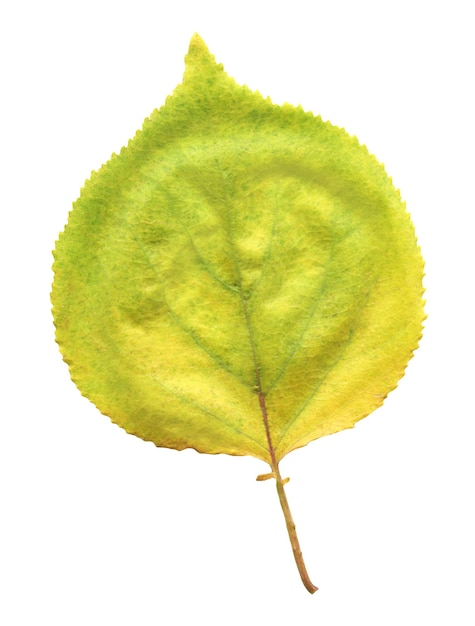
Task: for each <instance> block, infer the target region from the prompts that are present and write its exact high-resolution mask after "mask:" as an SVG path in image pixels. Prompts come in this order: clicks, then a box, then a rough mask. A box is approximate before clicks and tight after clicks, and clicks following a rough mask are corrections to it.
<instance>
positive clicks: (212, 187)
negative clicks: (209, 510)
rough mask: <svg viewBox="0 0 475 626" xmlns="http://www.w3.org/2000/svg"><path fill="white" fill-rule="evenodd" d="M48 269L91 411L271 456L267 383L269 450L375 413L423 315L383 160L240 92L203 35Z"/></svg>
mask: <svg viewBox="0 0 475 626" xmlns="http://www.w3.org/2000/svg"><path fill="white" fill-rule="evenodd" d="M54 269H55V283H54V287H53V294H52V300H53V306H54V315H55V323H56V327H57V340H58V343H59V344H60V347H61V349H62V352H63V355H64V358H65V360H66V361H67V362H68V363H69V365H70V370H71V375H72V377H73V379H74V380H75V382H76V384H77V385H78V387H79V388H80V390H81V391H82V393H84V395H86V397H88V398H89V399H91V400H92V401H93V402H94V403H95V404H96V406H98V408H99V409H100V410H101V411H102V412H103V413H105V414H106V415H109V417H111V419H113V421H115V422H117V423H118V424H119V425H121V426H123V427H124V428H125V429H126V430H127V431H128V432H131V433H133V434H137V435H138V436H140V437H142V438H143V439H147V440H151V441H154V443H156V445H159V446H165V447H172V448H176V449H183V448H185V447H193V448H195V449H197V450H198V451H201V452H207V453H218V452H224V453H227V454H238V455H244V454H250V455H253V456H256V457H258V458H261V459H263V460H264V461H267V462H269V463H271V465H272V458H271V456H272V454H271V452H272V450H271V449H270V448H271V446H270V445H269V437H268V436H266V429H265V427H264V426H265V424H264V421H265V420H264V419H263V412H262V410H261V406H260V404H259V400H260V398H259V393H258V392H259V389H260V393H261V396H262V398H265V402H266V407H267V412H268V416H269V433H267V435H270V441H272V442H273V444H272V445H273V447H274V453H275V455H276V460H277V462H278V461H279V460H280V459H281V458H283V457H284V456H285V455H286V454H287V453H289V452H290V451H291V450H293V449H295V448H297V447H300V446H302V445H306V444H307V443H309V442H310V441H312V440H314V439H316V438H318V437H319V436H323V435H325V434H330V433H331V432H337V431H338V430H341V429H342V428H349V427H351V426H353V425H354V423H355V422H356V421H358V420H359V419H362V418H363V417H365V416H366V415H368V414H369V413H370V412H371V411H372V410H374V409H375V408H377V406H379V405H380V404H381V403H382V402H383V400H384V398H385V397H386V395H387V394H388V393H389V391H390V390H391V389H393V388H394V387H395V386H396V384H397V381H398V380H399V378H400V377H401V376H402V374H403V372H404V368H405V366H406V364H407V361H408V360H409V358H410V356H411V355H412V353H413V351H414V349H415V348H416V347H417V342H418V340H419V337H420V335H421V327H422V319H423V316H424V314H423V303H422V286H421V280H422V272H423V266H422V259H421V256H420V252H419V250H418V248H417V243H416V240H415V235H414V230H413V227H412V224H411V222H410V219H409V217H408V215H407V213H406V212H405V207H404V205H403V204H402V202H401V199H400V196H399V193H398V192H397V191H396V190H395V189H394V188H393V186H392V184H391V181H390V180H389V179H388V177H387V175H386V173H385V172H384V168H383V167H382V166H381V165H380V164H379V163H378V162H377V161H376V159H375V158H374V157H372V156H371V155H369V154H368V152H367V150H366V149H365V148H364V147H362V146H360V144H359V143H358V142H357V140H356V139H355V138H350V137H349V136H348V135H347V134H346V133H345V132H344V131H343V130H341V129H338V128H335V127H333V126H332V125H330V124H329V123H327V122H322V120H321V119H320V118H316V117H314V116H313V115H311V114H308V113H304V112H303V111H302V110H301V109H295V108H294V107H291V106H290V105H285V106H284V107H277V106H275V105H273V104H271V103H270V101H268V100H264V99H262V97H261V96H260V95H259V94H257V93H252V92H250V91H249V90H248V89H247V88H245V87H240V86H238V85H236V83H235V82H234V81H233V80H232V79H230V78H229V77H227V75H226V74H225V73H224V71H223V68H222V66H219V65H216V63H215V61H214V57H212V55H210V54H209V52H208V51H207V49H206V47H205V45H204V43H203V42H202V41H201V40H200V39H199V38H198V37H196V36H195V37H194V38H193V40H192V42H191V44H190V51H189V53H188V56H187V59H186V71H185V75H184V79H183V83H182V84H181V85H180V86H178V87H177V89H176V90H175V92H174V94H173V95H172V96H171V97H170V98H168V99H167V102H166V104H165V106H164V107H162V109H160V111H155V112H154V113H153V114H152V116H151V117H150V119H149V120H146V122H145V123H144V127H143V129H142V131H140V132H139V133H137V135H136V137H135V138H134V140H133V141H131V142H129V145H128V146H127V148H125V149H123V150H122V151H121V153H120V154H119V155H113V157H112V159H111V160H110V161H109V162H108V163H107V164H106V165H105V166H103V168H101V170H100V171H99V172H98V173H95V174H93V175H92V177H91V179H90V181H88V182H87V183H86V185H85V187H84V189H83V190H82V192H81V196H80V198H79V199H78V201H77V202H76V203H75V205H74V208H73V211H72V212H71V214H70V219H69V223H68V226H67V227H66V229H65V232H64V233H63V234H62V235H61V237H60V239H59V241H58V244H57V248H56V251H55V266H54ZM245 310H247V314H245ZM395 312H397V315H395ZM381 372H382V373H383V375H381Z"/></svg>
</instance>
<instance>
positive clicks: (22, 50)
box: [0, 0, 475, 626]
mask: <svg viewBox="0 0 475 626" xmlns="http://www.w3.org/2000/svg"><path fill="white" fill-rule="evenodd" d="M470 4H471V3H469V2H468V1H467V2H462V1H458V0H450V2H449V1H447V2H440V1H437V0H435V1H431V2H429V1H427V2H423V1H420V0H419V1H418V0H412V1H411V2H404V1H403V2H400V1H398V2H396V1H392V0H391V1H387V2H385V1H383V0H380V1H378V2H376V1H375V2H369V1H359V2H349V1H348V2H345V1H341V0H340V1H338V0H333V1H332V2H319V1H318V0H316V1H314V2H305V1H304V0H292V1H291V2H290V1H287V2H279V1H274V2H259V1H258V0H254V1H252V2H249V1H247V0H242V1H240V2H229V3H225V2H216V3H214V2H211V1H209V0H208V1H204V2H199V1H198V0H196V2H193V3H192V2H191V1H190V2H187V1H180V0H174V1H172V0H170V1H169V2H160V1H159V0H156V1H155V2H152V1H149V2H147V1H145V0H144V1H141V0H134V1H133V2H132V1H131V2H121V1H116V2H105V1H101V0H95V1H94V2H89V1H84V0H83V1H81V2H76V1H72V2H67V1H63V2H51V1H48V0H46V1H44V2H21V1H18V2H15V3H13V2H8V0H7V2H5V3H3V5H2V6H3V8H2V9H1V10H0V11H1V15H0V30H1V32H0V46H1V50H0V53H1V64H2V73H1V92H2V96H1V100H0V106H1V109H2V112H1V118H0V123H1V145H0V150H1V158H2V167H1V173H2V177H1V178H2V182H1V185H0V194H1V214H0V220H1V239H2V240H1V250H0V251H1V254H2V264H1V268H2V283H1V294H2V309H1V315H2V323H1V332H2V337H1V358H2V361H3V362H4V364H3V366H2V367H3V372H2V387H3V390H2V396H1V397H2V403H1V413H2V414H1V418H0V419H1V430H0V464H1V468H0V470H1V473H0V481H1V486H0V498H1V502H0V506H1V511H0V527H1V533H0V594H1V598H0V623H2V624H5V626H19V625H21V626H26V625H28V626H30V625H31V626H33V625H35V626H36V625H37V624H40V625H43V624H45V625H46V624H47V625H48V626H59V625H61V626H76V625H81V626H82V625H86V624H87V625H88V626H96V625H97V626H108V625H111V626H121V625H134V626H142V625H143V626H149V625H152V624H166V625H167V626H168V625H170V626H173V625H182V624H189V623H198V624H209V625H213V626H214V625H218V624H230V625H231V626H233V625H234V624H247V625H251V626H252V625H253V624H260V623H266V624H277V625H279V624H286V623H292V624H298V625H299V626H300V625H302V624H305V625H306V624H318V625H319V626H348V625H350V624H351V625H360V624H361V625H364V626H376V625H377V626H381V625H384V626H392V625H396V624H397V625H400V624H404V625H405V626H413V625H414V626H416V625H417V626H419V625H421V624H431V626H432V625H438V624H444V625H445V624H450V625H452V624H453V625H457V626H473V625H474V624H475V603H474V593H475V592H474V586H475V549H474V529H475V514H474V509H475V507H474V505H473V499H474V478H475V461H474V449H475V415H474V413H475V411H474V408H473V407H474V401H473V378H474V371H473V350H474V347H475V346H474V343H473V304H472V300H471V298H472V295H471V292H472V290H473V270H474V266H473V261H474V259H473V222H472V214H473V210H474V200H473V198H474V195H473V191H472V189H473V171H474V165H475V163H474V159H473V145H474V139H475V137H474V124H473V111H474V104H475V103H474V100H473V94H472V91H471V89H472V88H473V61H474V50H473V46H472V42H473V20H472V18H471V15H470V13H469V8H470ZM195 31H197V32H199V33H200V35H201V36H202V37H203V39H204V40H205V42H206V43H207V45H208V46H209V48H210V50H211V52H212V53H213V54H215V56H216V58H217V60H218V61H219V62H222V63H224V66H225V69H226V71H227V72H228V73H229V74H230V75H231V76H233V77H234V78H235V79H236V80H237V81H238V82H239V83H247V84H248V85H249V86H250V87H251V88H252V89H258V90H259V91H260V92H261V93H262V94H264V95H265V96H270V97H271V98H272V99H273V101H274V102H276V103H283V102H285V101H288V102H290V103H292V104H302V106H303V107H304V108H305V109H306V110H311V111H313V112H315V113H320V114H321V115H322V117H323V118H324V119H329V120H330V121H332V122H333V123H334V124H336V125H340V126H344V127H345V128H346V129H347V130H348V132H350V133H351V134H356V135H357V136H358V137H359V139H360V141H361V142H363V143H365V144H366V145H367V146H368V148H369V149H370V151H371V152H373V153H374V154H376V155H377V157H378V158H379V160H381V161H382V162H384V163H385V165H386V168H387V170H388V172H389V173H390V175H391V176H392V177H393V180H394V183H395V185H396V186H397V187H399V188H400V189H401V190H402V194H403V197H404V198H405V200H406V201H407V203H408V207H409V210H410V212H411V214H412V217H413V221H414V223H415V225H416V230H417V233H418V237H419V241H420V244H421V247H422V250H423V254H424V256H425V259H426V274H427V275H426V280H425V286H426V289H427V293H426V297H427V313H428V316H429V317H428V320H427V323H426V330H425V335H424V339H423V341H422V343H421V347H420V349H419V350H418V352H417V354H416V356H415V358H414V359H413V360H412V361H411V363H410V366H409V368H408V370H407V374H406V376H405V378H404V379H403V380H402V381H401V383H400V385H399V387H398V389H397V390H396V391H395V392H393V393H392V394H391V395H390V397H389V398H388V400H387V402H386V404H385V405H384V407H383V408H381V409H379V410H378V411H376V412H375V413H374V414H373V415H371V416H370V417H368V418H366V419H365V420H363V421H362V422H360V423H359V424H357V426H356V428H355V429H353V430H349V431H345V432H343V433H339V434H337V435H333V436H331V437H327V438H323V439H321V440H319V441H316V442H314V443H312V444H310V445H309V446H307V447H306V448H304V449H301V450H299V451H296V452H293V453H292V454H291V455H289V457H288V458H286V459H285V460H284V461H283V463H282V469H283V471H284V473H285V474H288V475H290V476H291V477H292V480H291V482H290V483H289V485H288V496H289V499H290V503H291V506H292V509H293V513H294V517H295V519H296V522H297V528H298V531H299V535H300V539H301V543H302V548H303V551H304V555H305V557H306V562H307V565H308V569H309V571H310V574H311V577H312V579H313V580H314V582H315V583H316V584H317V585H318V586H319V587H320V590H319V591H318V592H317V593H316V594H315V595H314V596H310V595H309V594H308V593H307V592H306V591H305V589H304V588H303V587H302V585H301V583H300V580H299V578H298V574H297V571H296V568H295V565H294V563H293V560H292V554H291V550H290V546H289V544H288V540H287V536H286V531H285V526H284V522H283V519H282V515H281V512H280V509H279V504H278V500H277V496H276V494H275V488H274V485H273V484H272V482H271V481H268V482H267V483H256V482H255V480H254V479H255V476H256V475H257V474H258V473H260V472H263V471H266V467H265V466H264V465H263V464H262V463H260V462H258V461H256V460H254V459H250V458H231V457H226V456H221V455H220V456H206V455H199V454H197V453H196V452H193V451H185V452H181V453H178V452H175V451H170V450H162V449H158V448H155V447H154V446H153V445H152V444H150V443H144V442H142V441H141V440H139V439H136V438H134V437H132V436H129V435H126V434H125V432H123V431H122V430H121V429H119V428H118V427H116V426H114V425H112V424H111V423H110V421H109V420H108V419H107V418H106V417H104V416H102V415H101V414H99V413H98V411H97V410H96V409H95V408H94V407H93V406H92V405H91V404H90V403H89V402H88V401H87V400H85V399H84V398H82V397H81V396H80V394H79V392H78V391H77V390H76V388H75V387H74V385H73V384H72V383H71V382H70V380H69V376H68V372H67V368H66V366H65V365H64V363H63V362H62V361H61V358H60V355H59V352H58V350H57V347H56V344H55V343H54V333H53V327H52V319H51V313H50V310H49V309H50V305H49V290H50V283H51V280H52V274H51V269H50V266H51V262H52V257H51V249H52V248H53V246H54V242H55V239H56V237H57V234H58V232H59V231H60V230H61V229H62V228H63V225H64V223H65V222H66V220H67V214H68V211H69V209H70V207H71V202H72V201H73V200H74V199H75V198H76V197H77V196H78V194H79V190H80V188H81V186H82V184H83V182H84V180H85V179H86V178H87V177H88V176H89V174H90V171H91V170H92V169H97V168H99V167H100V166H101V164H102V163H103V162H105V161H106V160H107V159H108V158H109V157H110V154H111V153H112V152H113V151H118V150H119V149H120V148H121V146H122V145H123V144H125V143H126V142H127V140H128V139H129V138H130V137H132V136H133V135H134V133H135V131H136V130H137V128H139V127H140V126H141V124H142V121H143V119H144V118H145V117H146V116H148V115H149V114H150V112H151V111H152V110H153V109H154V108H155V107H158V106H161V105H162V104H163V102H164V100H165V97H166V96H167V95H168V94H169V93H171V91H172V90H173V88H174V87H175V86H176V84H178V83H179V82H181V77H182V73H183V68H184V64H183V57H184V55H185V53H186V51H187V49H188V43H189V39H190V38H191V36H192V34H193V33H194V32H195Z"/></svg>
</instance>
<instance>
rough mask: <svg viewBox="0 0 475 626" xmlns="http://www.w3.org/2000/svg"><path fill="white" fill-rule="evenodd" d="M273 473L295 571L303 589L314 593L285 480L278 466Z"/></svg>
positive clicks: (277, 465) (314, 588) (314, 587)
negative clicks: (297, 571) (298, 575)
mask: <svg viewBox="0 0 475 626" xmlns="http://www.w3.org/2000/svg"><path fill="white" fill-rule="evenodd" d="M273 471H274V473H275V482H276V486H277V493H278V495H279V501H280V506H281V507H282V511H283V513H284V517H285V523H286V525H287V532H288V533H289V539H290V545H291V546H292V551H293V553H294V559H295V562H296V564H297V569H298V570H299V574H300V578H301V579H302V582H303V584H304V586H305V589H306V590H307V591H308V592H309V593H315V592H316V591H317V589H318V587H316V586H315V585H314V584H313V583H312V581H311V580H310V577H309V575H308V572H307V568H306V566H305V561H304V560H303V554H302V550H301V549H300V543H299V539H298V537H297V531H296V528H295V524H294V520H293V519H292V513H291V512H290V507H289V502H288V500H287V495H286V493H285V488H284V485H285V483H286V481H285V480H282V476H281V475H280V472H279V464H278V463H276V465H275V467H274V468H273Z"/></svg>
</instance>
